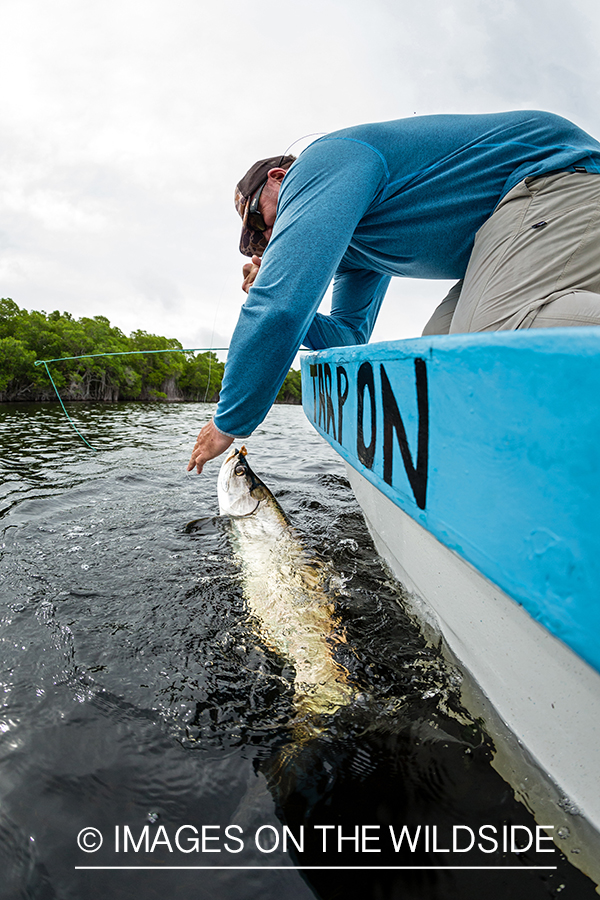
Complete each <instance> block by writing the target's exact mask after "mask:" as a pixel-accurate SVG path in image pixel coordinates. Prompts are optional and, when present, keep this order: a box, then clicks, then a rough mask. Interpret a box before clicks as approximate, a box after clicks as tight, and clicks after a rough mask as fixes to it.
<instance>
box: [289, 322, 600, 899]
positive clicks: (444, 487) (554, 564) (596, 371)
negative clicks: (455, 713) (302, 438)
mask: <svg viewBox="0 0 600 900" xmlns="http://www.w3.org/2000/svg"><path fill="white" fill-rule="evenodd" d="M301 365H302V385H303V401H302V402H303V407H304V411H305V414H306V416H307V418H308V420H309V421H310V422H311V423H312V425H313V426H314V427H315V428H316V429H317V431H318V432H319V433H320V434H321V435H322V437H323V438H324V439H326V440H327V441H329V443H330V444H331V446H332V447H333V448H334V449H335V450H336V451H337V453H338V454H339V455H340V456H341V457H342V458H343V460H344V462H345V464H346V468H347V472H348V478H349V481H350V483H351V485H352V488H353V490H354V493H355V495H356V498H357V500H358V502H359V504H360V506H361V508H362V510H363V513H364V516H365V519H366V522H367V525H368V528H369V530H370V532H371V535H372V537H373V540H374V543H375V546H376V548H377V551H378V553H379V554H380V556H381V557H382V558H383V560H384V561H385V562H386V564H387V566H388V567H389V569H391V571H392V573H393V575H394V576H395V577H396V578H397V579H398V580H399V581H400V582H401V583H402V584H403V585H404V587H405V588H406V590H407V591H408V596H409V602H410V609H411V614H412V615H413V616H414V617H415V618H416V620H417V621H418V622H419V624H420V627H421V628H422V630H423V631H424V633H425V634H426V635H427V636H429V638H430V639H431V640H435V639H439V638H441V639H442V640H443V647H444V652H445V653H446V654H447V656H448V658H449V659H450V660H451V661H452V662H453V664H455V665H457V666H458V667H459V668H460V669H461V671H462V675H463V702H464V704H465V706H466V707H467V708H469V710H470V711H471V712H472V713H473V714H475V715H477V716H479V717H480V718H483V720H484V722H485V725H486V728H487V730H488V732H489V733H490V735H491V736H492V738H493V740H494V742H495V746H496V754H495V759H494V765H495V766H496V768H497V769H498V770H499V771H500V772H501V774H502V775H503V777H505V778H506V779H507V780H508V781H509V783H510V784H511V785H512V786H513V788H514V790H515V793H516V794H517V796H518V797H519V798H520V799H522V800H523V802H524V803H525V804H526V805H527V806H528V808H529V809H530V810H531V811H532V812H533V814H534V816H535V818H536V821H537V822H538V823H539V824H543V825H545V826H549V827H550V828H551V830H550V831H549V832H548V833H549V834H551V835H552V836H553V838H554V840H555V843H556V844H557V846H559V848H560V849H561V850H562V851H563V852H564V853H565V854H567V855H568V856H569V858H570V859H571V861H572V862H573V863H574V864H575V865H577V866H578V867H579V868H580V869H582V871H584V872H585V873H586V874H588V875H589V876H590V877H592V878H593V879H594V880H596V881H597V882H600V477H599V476H600V328H555V329H531V330H527V331H513V332H509V331H506V332H487V333H482V334H457V335H435V336H429V337H422V338H416V339H411V340H399V341H386V342H383V343H374V344H367V345H362V346H351V347H341V348H332V349H328V350H322V351H318V352H312V351H311V352H308V353H306V354H304V355H303V358H302V363H301Z"/></svg>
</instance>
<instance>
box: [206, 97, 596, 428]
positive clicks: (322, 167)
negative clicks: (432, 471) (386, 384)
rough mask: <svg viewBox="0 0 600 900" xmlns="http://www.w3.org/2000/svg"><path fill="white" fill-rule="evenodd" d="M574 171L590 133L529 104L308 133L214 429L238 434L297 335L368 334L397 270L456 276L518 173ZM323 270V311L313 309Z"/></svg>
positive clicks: (271, 391)
mask: <svg viewBox="0 0 600 900" xmlns="http://www.w3.org/2000/svg"><path fill="white" fill-rule="evenodd" d="M574 166H578V167H579V166H582V167H585V169H586V170H587V171H589V172H596V173H600V144H599V143H598V141H596V140H594V139H593V138H592V137H590V136H589V135H588V134H586V133H585V132H584V131H582V130H581V129H580V128H578V127H577V126H576V125H573V124H572V123H571V122H569V121H567V120H566V119H563V118H561V117H560V116H556V115H553V114H551V113H544V112H536V111H518V112H508V113H494V114H489V115H466V116H465V115H443V116H422V117H413V118H410V119H398V120H396V121H393V122H381V123H375V124H370V125H358V126H355V127H353V128H346V129H344V130H342V131H336V132H333V133H331V134H328V135H327V136H325V137H323V138H320V139H319V140H317V141H315V142H314V143H313V144H311V145H310V146H309V147H308V148H307V149H306V150H305V151H304V152H303V153H302V154H301V155H300V157H299V158H298V159H297V160H296V162H295V163H294V164H293V165H292V167H291V168H290V170H289V171H288V172H287V173H286V176H285V178H284V180H283V183H282V185H281V189H280V192H279V200H278V205H277V218H276V221H275V225H274V228H273V234H272V237H271V240H270V242H269V245H268V247H267V249H266V251H265V253H264V256H263V259H262V264H261V267H260V271H259V273H258V276H257V278H256V280H255V282H254V284H253V285H252V287H251V288H250V291H249V294H248V299H247V300H246V302H245V304H244V306H243V307H242V310H241V313H240V317H239V320H238V323H237V326H236V329H235V332H234V334H233V337H232V340H231V344H230V349H229V355H228V359H227V363H226V366H225V376H224V379H223V385H222V390H221V396H220V400H219V404H218V407H217V413H216V416H215V424H216V426H217V427H218V428H219V429H220V430H221V431H223V432H225V433H226V434H230V435H233V436H235V437H246V436H247V435H248V434H250V433H251V432H252V431H253V430H254V429H255V428H256V427H257V425H259V424H260V422H261V421H262V420H263V419H264V417H265V416H266V414H267V412H268V411H269V409H270V407H271V405H272V403H273V401H274V400H275V397H276V396H277V393H278V391H279V388H280V387H281V385H282V383H283V380H284V378H285V376H286V374H287V372H288V371H289V368H290V365H291V363H292V361H293V359H294V356H295V355H296V353H297V351H298V349H299V347H300V345H301V344H304V345H305V346H306V347H309V348H310V349H315V350H316V349H322V348H324V347H331V346H340V345H348V344H362V343H366V342H367V341H368V340H369V337H370V335H371V332H372V330H373V326H374V324H375V320H376V318H377V314H378V312H379V308H380V306H381V302H382V300H383V297H384V295H385V292H386V290H387V287H388V284H389V281H390V278H391V277H392V276H393V275H398V276H405V277H410V278H432V279H435V278H441V279H449V278H455V279H459V278H462V277H463V276H464V274H465V270H466V268H467V263H468V260H469V256H470V254H471V250H472V247H473V242H474V239H475V234H476V232H477V230H478V229H479V228H480V227H481V225H483V223H484V222H485V221H486V219H488V218H489V217H490V215H491V214H492V212H493V211H494V208H495V207H496V206H497V204H498V203H499V201H500V200H501V199H502V197H503V196H504V195H505V194H506V193H507V192H508V191H509V190H510V189H511V188H512V187H514V186H515V185H516V184H518V182H519V181H521V180H522V179H523V178H525V177H527V176H535V175H543V174H545V173H548V172H555V171H559V170H565V169H567V170H568V169H573V167H574ZM332 279H335V280H334V285H333V297H332V304H331V314H330V315H329V316H324V315H321V314H319V313H317V309H318V307H319V304H320V303H321V300H322V299H323V295H324V294H325V291H326V290H327V288H328V286H329V284H330V283H331V281H332Z"/></svg>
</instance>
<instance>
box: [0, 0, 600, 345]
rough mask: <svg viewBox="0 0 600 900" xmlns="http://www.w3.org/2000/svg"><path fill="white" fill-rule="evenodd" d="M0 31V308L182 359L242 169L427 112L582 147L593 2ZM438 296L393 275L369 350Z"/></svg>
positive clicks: (223, 254) (61, 9)
mask: <svg viewBox="0 0 600 900" xmlns="http://www.w3.org/2000/svg"><path fill="white" fill-rule="evenodd" d="M0 27H1V32H2V37H3V41H2V53H1V54H0V84H1V85H2V88H1V90H0V156H1V164H0V295H1V296H4V297H11V298H12V299H13V300H14V301H15V302H16V303H17V304H18V305H19V306H21V307H24V308H26V309H39V310H45V311H46V312H51V311H52V310H55V309H58V310H59V311H61V312H63V311H67V312H69V313H71V314H72V315H74V316H75V317H80V316H94V315H105V316H107V317H108V318H109V319H110V321H111V324H113V325H117V326H118V327H119V328H121V329H122V330H123V331H124V332H125V333H126V334H129V333H131V332H132V331H133V330H136V329H143V330H145V331H148V332H151V333H154V334H160V335H165V336H167V337H175V338H177V339H178V340H179V341H181V342H182V344H183V346H184V347H220V346H224V347H225V346H227V344H228V343H229V339H230V336H231V334H232V331H233V329H234V327H235V323H236V321H237V317H238V313H239V309H240V306H241V305H242V303H243V302H244V299H245V294H243V292H242V290H241V280H242V277H241V266H242V264H243V262H244V261H245V258H244V257H242V256H241V255H240V253H239V250H238V243H239V232H240V220H239V218H238V216H237V214H236V212H235V208H234V206H233V190H234V187H235V184H236V183H237V181H239V179H240V178H241V177H242V175H243V174H244V173H245V171H246V170H247V169H248V168H249V166H250V165H251V164H252V163H253V162H254V161H255V160H256V159H260V158H264V157H268V156H273V155H278V154H282V153H284V152H285V151H286V150H288V148H289V147H290V145H292V144H293V148H292V152H295V153H298V152H299V151H300V150H301V149H303V148H304V147H306V146H307V145H308V144H309V143H310V141H311V140H313V139H314V133H322V132H329V131H334V130H336V129H338V128H344V127H347V126H349V125H355V124H359V123H361V122H372V121H382V120H386V119H396V118H402V117H406V116H412V115H427V114H433V113H476V112H497V111H501V110H506V109H546V110H549V111H551V112H555V113H558V114H560V115H563V116H566V117H567V118H569V119H571V120H572V121H574V122H576V123H577V124H578V125H580V126H581V127H583V128H584V129H586V130H587V131H589V132H590V133H591V134H592V135H594V136H595V137H597V138H600V102H599V101H600V96H599V94H600V53H598V49H597V48H598V47H600V4H599V3H598V2H597V0H570V2H564V0H494V2H493V3H491V2H489V0H443V2H441V0H419V2H418V3H415V2H414V0H410V2H408V0H370V2H369V3H364V2H363V0H303V2H302V3H298V4H289V5H286V4H282V3H281V2H277V3H275V2H272V0H261V2H260V3H255V4H250V3H247V2H241V0H220V2H219V3H214V2H210V3H209V2H206V0H2V4H1V8H0ZM307 135H313V136H311V137H306V136H307ZM294 142H297V143H294ZM449 287H450V283H449V282H439V281H438V282H433V281H415V280H409V279H393V281H392V285H391V286H390V289H389V290H388V294H387V296H386V299H385V302H384V305H383V308H382V311H381V313H380V316H379V320H378V322H377V325H376V328H375V332H374V334H373V337H372V340H384V339H385V340H388V339H391V338H405V337H414V336H417V335H418V334H420V333H421V330H422V328H423V326H424V324H425V322H426V321H427V320H428V318H429V316H430V315H431V313H432V312H433V309H434V308H435V306H436V305H437V303H438V302H440V301H441V300H442V298H443V297H444V295H445V293H446V292H447V290H448V288H449ZM322 311H327V298H326V300H325V301H324V305H323V306H322Z"/></svg>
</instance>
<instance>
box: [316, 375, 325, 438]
mask: <svg viewBox="0 0 600 900" xmlns="http://www.w3.org/2000/svg"><path fill="white" fill-rule="evenodd" d="M317 370H318V375H319V411H318V413H317V415H316V423H317V425H318V426H319V428H325V384H324V381H323V364H322V363H318V364H317Z"/></svg>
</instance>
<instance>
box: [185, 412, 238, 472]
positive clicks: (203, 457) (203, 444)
mask: <svg viewBox="0 0 600 900" xmlns="http://www.w3.org/2000/svg"><path fill="white" fill-rule="evenodd" d="M232 443H233V438H232V437H229V435H227V434H223V433H222V432H220V431H218V429H217V428H215V426H214V424H213V421H212V419H211V421H210V422H208V423H207V424H206V425H205V426H204V428H203V429H202V431H201V432H200V434H199V435H198V437H197V439H196V443H195V444H194V449H193V450H192V455H191V457H190V461H189V463H188V466H187V471H188V472H191V471H192V469H196V471H197V473H198V475H200V473H201V472H202V469H203V468H204V464H205V463H206V462H208V460H209V459H214V458H215V457H216V456H220V454H221V453H223V452H224V451H225V450H227V448H228V447H229V446H230V444H232Z"/></svg>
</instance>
